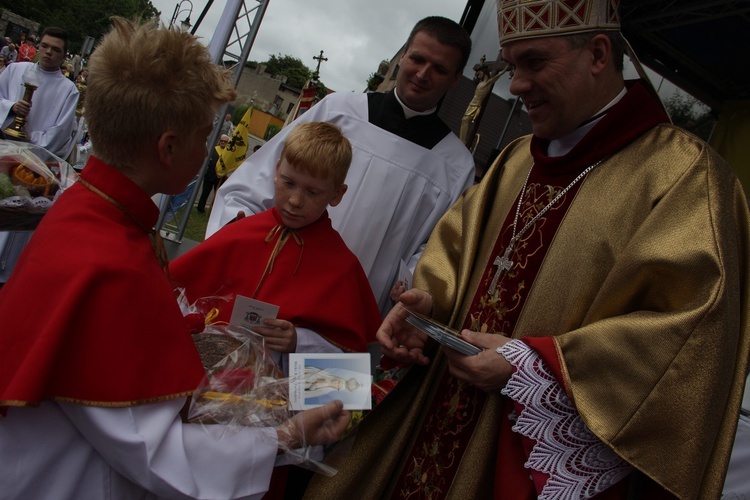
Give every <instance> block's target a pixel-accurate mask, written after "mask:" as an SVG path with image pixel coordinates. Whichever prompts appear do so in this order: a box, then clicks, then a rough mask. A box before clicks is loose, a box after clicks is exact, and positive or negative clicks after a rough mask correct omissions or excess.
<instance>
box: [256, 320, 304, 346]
mask: <svg viewBox="0 0 750 500" xmlns="http://www.w3.org/2000/svg"><path fill="white" fill-rule="evenodd" d="M253 331H254V332H256V333H258V334H260V335H263V337H264V338H265V339H266V346H267V347H268V348H269V349H273V350H274V351H277V352H294V351H295V349H297V329H296V328H294V325H293V324H292V323H291V322H289V321H287V320H285V319H275V318H273V319H272V318H266V319H264V320H263V325H262V326H255V327H253Z"/></svg>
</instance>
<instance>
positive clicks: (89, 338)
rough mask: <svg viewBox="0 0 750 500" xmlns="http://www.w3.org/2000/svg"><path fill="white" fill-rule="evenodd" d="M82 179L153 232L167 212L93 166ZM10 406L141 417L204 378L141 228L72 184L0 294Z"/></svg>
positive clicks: (0, 371)
mask: <svg viewBox="0 0 750 500" xmlns="http://www.w3.org/2000/svg"><path fill="white" fill-rule="evenodd" d="M82 177H83V178H84V179H86V181H87V182H89V183H90V184H91V185H93V186H96V188H97V189H99V190H101V191H102V192H104V193H106V194H107V196H109V197H111V198H112V199H114V200H116V201H117V202H118V203H119V204H121V205H122V206H123V207H125V208H127V210H128V212H130V214H132V216H133V217H135V218H136V219H137V220H138V221H139V222H140V226H143V227H152V226H153V224H154V223H155V222H156V219H157V217H158V215H159V211H158V208H157V207H156V205H154V203H153V201H152V200H151V198H150V197H148V196H147V195H146V193H144V192H143V191H142V190H141V189H140V188H139V187H138V186H137V185H136V184H134V183H133V182H132V181H131V180H130V179H128V178H127V177H125V176H124V175H122V174H121V173H120V172H119V171H117V170H116V169H114V168H112V167H110V166H109V165H107V164H105V163H103V162H101V161H100V160H98V159H97V158H93V157H92V158H91V159H90V160H89V162H88V163H87V164H86V167H85V169H84V172H83V175H82ZM0 317H2V318H3V322H4V324H3V328H2V330H0V405H3V406H33V405H37V404H38V403H40V402H41V401H44V400H57V401H70V402H77V403H80V404H90V405H94V406H111V407H121V406H132V405H135V404H142V403H148V402H154V401H160V400H166V399H173V398H178V397H183V396H185V395H187V394H190V393H191V392H192V391H193V390H194V389H195V387H197V385H198V383H199V382H200V380H201V379H202V377H203V375H204V370H203V366H202V364H201V362H200V357H199V356H198V352H197V350H196V349H195V345H194V344H193V341H192V339H191V337H190V335H188V328H187V324H186V323H185V321H184V319H183V317H182V313H181V312H180V309H179V307H178V305H177V301H176V299H175V297H174V293H173V289H172V286H171V284H170V283H169V281H168V280H167V279H166V277H165V275H164V273H163V272H162V270H161V269H160V267H159V263H158V261H157V259H156V256H155V255H154V251H153V248H152V246H151V241H150V239H149V236H148V234H146V233H145V232H144V231H143V229H142V227H139V224H136V223H135V222H134V221H133V220H132V219H131V218H130V217H129V216H128V215H125V214H124V213H123V212H122V211H121V210H120V209H118V208H117V207H115V206H113V205H112V204H110V203H108V202H107V201H105V200H104V199H102V198H101V197H100V196H99V195H97V194H95V193H93V192H91V191H90V190H88V189H86V188H85V187H84V186H83V185H78V184H76V185H73V186H72V187H71V188H70V189H68V190H67V191H66V192H65V193H63V194H62V195H61V196H60V198H59V199H58V201H57V202H56V203H55V204H54V205H53V207H52V208H51V209H50V211H49V212H48V213H47V214H46V215H45V216H44V218H43V219H42V222H41V223H40V224H39V227H38V229H37V230H36V231H35V233H34V236H33V237H32V238H31V241H30V242H29V244H28V245H27V247H26V249H25V250H24V252H23V253H22V255H21V258H20V259H19V261H18V264H17V266H16V269H15V271H14V273H13V275H12V276H11V278H10V280H8V282H7V283H6V284H5V286H4V287H3V289H2V290H0Z"/></svg>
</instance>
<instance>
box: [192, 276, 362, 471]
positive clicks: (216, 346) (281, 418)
mask: <svg viewBox="0 0 750 500" xmlns="http://www.w3.org/2000/svg"><path fill="white" fill-rule="evenodd" d="M177 292H178V303H179V304H180V307H181V309H182V311H183V314H184V315H185V317H186V318H187V320H188V322H189V324H190V325H191V335H192V337H193V341H194V342H195V345H196V348H197V350H198V353H199V355H200V357H201V362H202V363H203V366H204V368H205V369H206V376H205V377H204V378H203V380H202V381H201V383H200V385H199V386H198V388H197V389H196V390H195V391H194V393H193V397H192V400H191V402H190V407H189V410H188V421H190V422H193V423H200V424H203V425H222V426H224V429H225V432H224V434H223V435H224V437H225V438H226V437H229V436H231V434H232V433H233V432H236V431H237V430H238V429H239V428H241V427H274V428H275V429H276V432H277V435H278V443H279V448H280V449H281V450H282V451H283V454H282V455H280V456H279V457H278V458H277V463H279V464H295V465H298V466H300V467H304V468H307V469H310V470H313V471H316V472H320V473H323V474H326V475H333V474H335V473H336V470H335V469H334V468H332V467H330V466H328V465H326V464H323V463H322V462H321V461H320V460H321V459H322V456H323V453H322V448H321V447H320V446H316V445H320V444H327V443H331V442H333V441H334V440H335V439H337V438H338V437H340V435H341V433H342V432H343V430H344V428H345V426H346V422H345V421H344V420H342V418H343V417H342V416H343V415H346V418H345V420H346V421H348V420H349V412H344V411H343V410H342V409H341V408H338V407H337V408H335V409H334V408H333V407H332V406H328V407H326V408H317V409H315V410H308V411H304V412H296V411H292V410H290V409H289V379H288V378H286V377H284V374H283V373H282V372H281V371H280V370H279V369H278V368H277V366H276V364H275V363H274V362H273V360H272V359H271V356H270V353H269V352H268V349H267V348H266V347H265V343H264V340H263V337H262V336H261V335H258V334H256V333H254V332H252V331H251V330H248V329H246V328H243V327H238V326H232V325H227V324H216V323H213V318H214V317H215V316H216V312H217V311H218V310H219V309H220V308H221V307H225V306H226V305H227V303H228V302H229V298H228V297H206V298H202V299H200V300H198V301H196V302H195V303H192V304H188V303H187V300H186V298H185V295H184V293H182V291H181V290H178V291H177Z"/></svg>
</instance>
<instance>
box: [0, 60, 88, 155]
mask: <svg viewBox="0 0 750 500" xmlns="http://www.w3.org/2000/svg"><path fill="white" fill-rule="evenodd" d="M27 71H33V72H34V78H35V79H36V81H37V83H39V86H38V88H37V89H36V90H35V91H34V94H33V95H32V97H31V111H29V115H28V116H27V117H26V119H27V121H26V125H25V127H24V130H25V131H26V133H27V134H29V138H30V142H32V143H33V144H36V145H37V146H40V147H42V148H44V149H46V150H48V151H50V152H51V153H54V154H56V155H57V156H60V157H61V158H63V159H65V157H66V156H67V155H68V154H69V153H70V146H71V145H72V142H73V133H74V131H75V124H76V105H77V104H78V89H77V88H76V86H75V84H74V83H73V82H71V81H70V80H68V79H67V78H65V77H64V76H63V75H62V73H60V72H59V71H44V70H43V69H42V68H40V67H39V66H38V65H37V64H35V63H28V62H24V63H13V64H11V65H10V66H8V68H7V69H6V70H5V71H3V73H2V74H0V120H1V121H2V128H3V130H4V129H5V128H6V127H8V126H10V125H12V124H13V120H14V119H15V115H14V114H13V113H12V111H11V108H12V107H13V105H14V104H15V103H16V102H17V101H19V100H21V99H22V98H23V96H24V92H25V90H26V88H25V86H24V73H26V72H27ZM8 139H12V138H11V137H8Z"/></svg>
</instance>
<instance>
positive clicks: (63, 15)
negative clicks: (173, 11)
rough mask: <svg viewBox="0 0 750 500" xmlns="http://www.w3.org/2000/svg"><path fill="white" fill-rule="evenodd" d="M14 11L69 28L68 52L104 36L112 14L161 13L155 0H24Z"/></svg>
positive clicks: (149, 15) (150, 15)
mask: <svg viewBox="0 0 750 500" xmlns="http://www.w3.org/2000/svg"><path fill="white" fill-rule="evenodd" d="M9 10H10V11H12V12H14V13H15V14H18V15H19V16H22V17H25V18H27V19H31V20H33V21H36V22H38V23H39V24H40V25H41V29H40V31H41V30H43V29H44V28H46V27H47V26H59V27H61V28H65V29H66V30H67V31H68V36H69V38H68V52H72V53H78V52H79V51H80V49H81V45H82V44H83V41H84V39H85V38H86V37H87V36H90V37H93V38H94V39H95V40H98V39H99V38H101V36H102V35H104V34H105V33H106V32H107V31H109V27H110V25H111V23H110V21H109V18H110V17H111V16H122V17H125V18H127V19H133V18H136V17H140V18H143V19H153V18H157V19H158V17H159V16H160V15H161V12H159V11H158V10H156V7H154V6H153V4H152V3H151V0H68V1H65V2H60V1H57V0H55V1H53V0H24V1H22V2H15V3H14V4H13V7H12V8H11V9H9Z"/></svg>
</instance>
